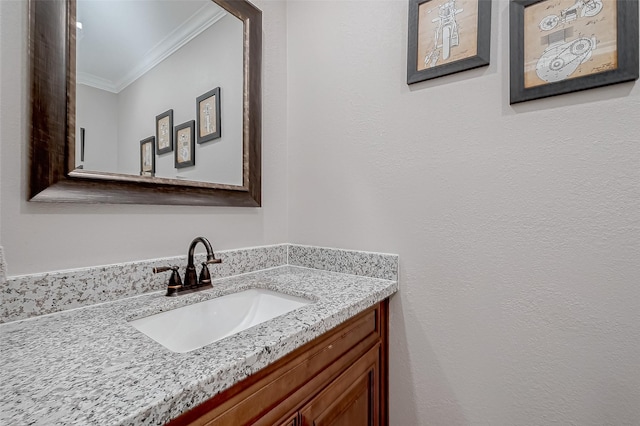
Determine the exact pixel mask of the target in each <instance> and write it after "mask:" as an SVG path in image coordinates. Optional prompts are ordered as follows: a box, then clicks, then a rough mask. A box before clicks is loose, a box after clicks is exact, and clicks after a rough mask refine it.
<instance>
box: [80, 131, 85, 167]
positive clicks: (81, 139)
mask: <svg viewBox="0 0 640 426" xmlns="http://www.w3.org/2000/svg"><path fill="white" fill-rule="evenodd" d="M84 135H85V129H84V127H80V161H81V162H82V161H84Z"/></svg>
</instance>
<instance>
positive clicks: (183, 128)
mask: <svg viewBox="0 0 640 426" xmlns="http://www.w3.org/2000/svg"><path fill="white" fill-rule="evenodd" d="M195 126H196V122H195V120H190V121H187V122H184V123H182V124H180V125H178V126H176V127H175V132H174V139H173V140H174V141H175V150H174V152H175V156H174V159H175V162H174V163H175V167H176V169H181V168H183V167H190V166H195V165H196V144H195ZM184 138H186V139H184ZM185 150H187V151H185ZM187 152H188V154H187Z"/></svg>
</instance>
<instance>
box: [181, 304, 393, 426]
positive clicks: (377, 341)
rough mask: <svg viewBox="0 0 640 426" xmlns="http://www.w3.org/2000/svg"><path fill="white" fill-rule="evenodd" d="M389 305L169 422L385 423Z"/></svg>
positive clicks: (293, 425) (378, 307)
mask: <svg viewBox="0 0 640 426" xmlns="http://www.w3.org/2000/svg"><path fill="white" fill-rule="evenodd" d="M387 310H388V302H387V300H385V301H383V302H381V303H379V304H377V305H375V306H374V307H372V308H369V309H367V310H366V311H364V312H362V313H360V314H358V315H356V316H355V317H354V318H352V319H350V320H347V321H346V322H345V323H343V324H342V325H340V326H338V327H336V328H335V329H333V330H331V331H329V332H327V333H325V334H324V335H322V336H321V337H319V338H316V339H314V340H313V341H311V342H309V343H307V344H306V345H304V346H303V347H301V348H299V349H298V350H296V351H294V352H293V353H291V354H289V355H287V356H286V357H284V358H283V359H281V360H279V361H278V362H276V363H274V364H272V365H270V366H268V367H267V368H265V369H263V370H261V371H260V372H258V373H256V374H254V375H252V376H250V377H248V378H246V379H244V380H243V381H241V382H240V383H238V384H236V385H235V386H233V387H232V388H230V389H228V390H227V391H225V392H223V393H221V394H219V395H217V396H215V397H213V398H211V399H209V400H207V401H206V402H204V403H203V404H201V405H199V406H198V407H196V408H194V409H193V410H191V411H189V412H187V413H185V414H183V415H181V416H180V417H178V418H177V419H175V420H173V421H172V422H171V423H170V425H203V424H205V425H244V424H252V425H264V426H269V425H282V426H300V425H318V426H320V425H330V424H331V425H349V426H357V425H383V424H387V423H388V419H387V416H386V413H387V406H386V403H387V397H386V395H387V393H386V389H387V366H388V363H387V353H388V347H387V344H388V342H387V325H388V317H387Z"/></svg>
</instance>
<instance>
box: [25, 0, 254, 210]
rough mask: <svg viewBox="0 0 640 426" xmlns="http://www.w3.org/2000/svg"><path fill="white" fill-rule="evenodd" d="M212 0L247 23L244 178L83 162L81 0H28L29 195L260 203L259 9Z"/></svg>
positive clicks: (66, 198)
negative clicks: (89, 166)
mask: <svg viewBox="0 0 640 426" xmlns="http://www.w3.org/2000/svg"><path fill="white" fill-rule="evenodd" d="M213 1H214V3H216V4H217V5H218V6H220V7H221V8H223V9H224V10H225V11H226V12H227V13H229V14H231V15H233V16H235V17H236V18H238V19H239V20H240V21H242V23H243V53H242V57H243V59H242V63H243V65H242V67H243V76H242V81H243V89H242V102H241V105H242V114H241V115H242V120H241V123H242V124H241V126H242V131H241V133H242V142H241V143H242V177H241V180H242V184H241V185H230V184H220V183H212V182H201V181H195V180H184V179H177V178H173V179H172V178H161V177H150V176H135V175H131V174H122V173H112V172H99V171H90V170H86V169H83V168H79V167H78V166H77V163H76V148H75V145H76V0H29V59H30V74H31V80H30V87H31V102H30V103H31V117H30V123H31V129H30V130H31V131H30V149H29V159H30V180H29V194H28V198H29V200H30V201H40V202H76V203H109V204H168V205H202V206H244V207H258V206H260V205H261V127H262V123H261V115H262V103H261V57H262V12H261V11H260V10H259V9H257V8H256V7H255V6H253V5H252V4H251V3H249V2H248V1H245V0H213ZM193 66H197V65H196V64H194V65H193ZM150 134H152V133H151V132H150ZM136 143H138V144H139V141H136Z"/></svg>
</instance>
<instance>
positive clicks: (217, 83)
mask: <svg viewBox="0 0 640 426" xmlns="http://www.w3.org/2000/svg"><path fill="white" fill-rule="evenodd" d="M77 27H78V28H77V33H76V36H77V38H76V40H77V41H76V49H77V57H76V75H77V77H76V165H77V167H78V168H82V169H84V170H89V171H98V172H111V173H120V174H129V175H143V176H155V177H160V178H170V179H176V178H177V179H184V180H189V181H203V182H212V183H220V184H228V185H238V186H242V185H243V82H244V79H243V23H242V21H240V20H239V19H238V18H236V17H235V16H233V15H231V14H229V13H226V12H225V11H224V10H223V9H221V8H220V7H219V6H217V5H216V4H215V3H213V2H212V1H210V0H188V1H184V0H78V2H77Z"/></svg>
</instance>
